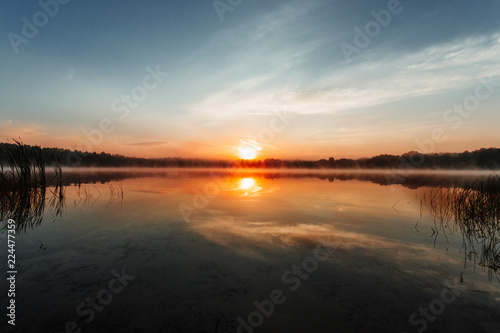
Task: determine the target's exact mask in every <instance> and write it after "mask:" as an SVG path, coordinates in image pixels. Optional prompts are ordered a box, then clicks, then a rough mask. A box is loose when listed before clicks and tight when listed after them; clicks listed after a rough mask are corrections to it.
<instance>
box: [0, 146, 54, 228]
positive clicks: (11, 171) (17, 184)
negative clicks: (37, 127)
mask: <svg viewBox="0 0 500 333" xmlns="http://www.w3.org/2000/svg"><path fill="white" fill-rule="evenodd" d="M14 142H15V143H14V144H6V143H3V144H0V153H1V154H2V155H3V156H5V157H6V159H7V164H8V165H6V166H4V165H2V166H1V170H0V171H1V172H0V219H1V220H3V221H5V220H8V219H13V220H15V221H16V222H17V224H16V225H17V231H18V232H19V231H22V230H26V228H28V227H34V226H35V225H38V224H40V223H41V221H42V216H43V211H44V209H45V194H46V179H45V162H44V159H43V155H42V149H41V148H40V147H38V146H35V147H32V146H28V145H24V144H23V143H22V141H21V140H14Z"/></svg>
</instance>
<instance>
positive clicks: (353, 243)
mask: <svg viewBox="0 0 500 333" xmlns="http://www.w3.org/2000/svg"><path fill="white" fill-rule="evenodd" d="M485 175H486V174H482V175H479V176H482V177H484V176H485ZM477 176H478V175H474V176H472V175H470V176H469V175H468V174H465V173H460V174H458V175H457V174H455V175H447V174H438V175H436V174H430V173H428V174H424V175H411V176H408V177H406V178H405V180H404V181H403V182H402V184H397V185H391V186H388V185H387V178H386V176H385V175H384V174H375V173H370V174H365V173H362V172H359V173H356V174H346V173H341V174H332V173H326V172H323V173H311V172H310V171H308V172H306V171H303V172H283V171H279V172H278V171H273V172H247V173H244V174H240V173H227V172H224V171H220V170H219V171H207V170H205V171H200V170H170V171H165V170H160V171H142V172H138V171H137V170H136V171H134V172H125V171H116V170H114V171H106V172H99V173H96V172H91V171H86V172H67V173H66V174H65V185H66V186H65V187H64V192H63V194H64V195H63V197H58V196H57V195H58V194H59V192H58V191H59V189H58V191H56V189H55V188H54V187H49V188H48V189H47V192H46V193H45V198H46V199H45V201H44V202H43V205H44V207H45V209H44V211H43V216H42V217H43V219H42V221H41V222H40V223H34V225H32V226H28V227H26V229H25V230H24V231H21V232H20V234H19V235H17V237H16V241H17V244H16V250H17V252H16V259H17V263H18V267H17V269H18V275H17V285H16V304H17V309H16V311H17V317H16V327H15V329H13V328H12V327H8V326H7V325H6V320H5V318H4V319H2V323H1V324H0V325H1V326H2V327H4V328H2V332H73V331H74V332H80V331H79V330H81V332H403V331H404V332H423V331H426V332H499V331H500V283H499V280H498V275H497V272H496V271H495V270H494V269H489V268H486V267H485V265H484V264H485V262H484V260H483V261H482V258H483V253H482V252H483V250H484V251H486V250H488V249H487V248H484V242H483V243H482V242H481V239H482V238H481V239H479V241H477V242H476V243H475V244H470V243H469V242H468V241H467V239H466V238H464V235H463V228H462V229H461V226H460V223H459V222H456V221H455V219H454V218H453V217H447V216H446V212H444V213H443V209H442V207H436V206H435V205H431V199H432V196H433V195H434V196H435V195H436V193H437V192H436V188H438V187H441V186H444V187H445V188H446V187H448V186H451V185H452V184H455V183H456V184H460V183H461V182H463V181H464V180H466V179H467V178H470V179H472V178H476V177H477ZM51 191H52V192H55V193H52V192H51ZM2 222H3V226H5V223H6V221H2ZM497 222H498V221H497ZM496 235H497V236H498V233H497V234H496ZM483 236H484V235H483ZM493 237H496V236H493ZM1 244H2V249H4V253H5V257H6V245H4V244H6V232H5V229H4V230H2V240H1ZM42 244H43V245H42ZM474 245H475V247H474V248H471V246H474ZM489 250H492V251H493V252H494V251H497V252H495V253H496V254H497V256H498V255H500V254H499V252H500V251H499V250H500V249H499V248H498V244H497V246H496V248H495V247H493V249H491V246H490V248H489ZM490 257H491V256H490ZM2 265H3V266H2V267H3V268H2V269H3V270H4V271H6V266H5V262H2ZM123 274H124V275H126V276H128V278H125V279H124V278H123V276H122V277H121V280H119V279H116V275H118V276H121V275H123ZM0 287H1V290H2V292H1V296H0V301H1V305H2V308H4V309H5V306H6V302H7V300H6V294H5V293H4V291H5V290H7V289H8V286H7V284H6V283H5V280H4V281H2V282H1V283H0ZM93 298H97V301H94V300H93ZM273 300H274V303H273ZM86 302H87V303H86ZM92 303H93V305H92ZM2 313H4V312H2Z"/></svg>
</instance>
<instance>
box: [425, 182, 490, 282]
mask: <svg viewBox="0 0 500 333" xmlns="http://www.w3.org/2000/svg"><path fill="white" fill-rule="evenodd" d="M430 206H431V212H432V215H433V216H434V217H437V218H439V219H440V220H441V223H447V222H448V221H449V220H451V219H453V218H454V220H455V223H456V226H457V227H458V229H459V230H460V231H461V233H462V235H463V238H464V248H465V249H466V257H468V258H469V259H474V260H477V261H478V264H479V265H481V266H483V267H485V268H486V269H487V270H488V275H489V276H490V278H491V277H492V275H493V274H496V276H497V278H499V279H500V177H499V176H492V177H489V178H488V179H486V180H477V181H473V182H467V183H465V184H463V185H462V186H460V187H454V188H448V189H443V188H439V189H434V190H432V191H431V194H430Z"/></svg>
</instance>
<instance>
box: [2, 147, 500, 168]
mask: <svg viewBox="0 0 500 333" xmlns="http://www.w3.org/2000/svg"><path fill="white" fill-rule="evenodd" d="M11 145H12V144H10V143H0V164H1V165H8V156H7V154H6V153H5V152H6V151H7V150H8V149H6V148H8V147H9V146H11ZM42 155H43V159H44V161H45V163H46V164H47V165H51V164H52V163H53V162H56V161H59V162H60V163H61V165H63V166H69V167H177V168H231V167H233V168H234V167H236V168H237V167H242V168H305V169H321V168H327V169H356V168H363V169H500V149H499V148H488V149H487V148H483V149H479V150H475V151H472V152H469V151H466V152H463V153H439V154H437V153H436V154H421V153H418V152H416V151H412V152H409V153H405V154H403V155H387V154H384V155H378V156H374V157H371V158H360V159H356V160H353V159H347V158H340V159H335V158H333V157H330V158H328V159H321V160H317V161H303V160H280V159H274V158H270V159H265V160H238V161H225V160H203V159H188V158H178V157H168V158H138V157H127V156H123V155H117V154H108V153H104V152H102V153H96V152H92V153H90V152H82V151H73V150H68V149H60V148H42Z"/></svg>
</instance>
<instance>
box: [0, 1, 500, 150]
mask: <svg viewBox="0 0 500 333" xmlns="http://www.w3.org/2000/svg"><path fill="white" fill-rule="evenodd" d="M499 17H500V1H498V0H489V1H488V0H477V1H458V0H457V1H451V0H446V1H444V0H413V1H411V0H401V1H397V0H385V1H382V0H380V1H379V0H374V1H336V0H301V1H278V0H267V1H259V0H220V1H219V0H217V1H213V0H199V1H185V0H184V1H182V0H175V1H166V0H163V1H159V0H149V1H139V0H133V1H131V0H120V1H118V0H108V1H98V0H86V1H77V0H41V1H38V2H37V1H29V2H28V1H21V0H9V1H3V2H2V3H1V4H0V31H1V38H0V141H1V142H5V141H7V140H12V138H19V137H20V138H21V139H22V140H23V142H24V143H26V144H33V145H41V146H43V147H60V148H69V149H77V150H82V151H96V152H101V151H105V152H109V153H113V154H122V155H126V156H139V157H186V158H193V157H195V158H210V159H237V158H239V157H241V151H242V149H244V150H245V149H246V152H247V153H248V150H250V151H255V152H256V153H257V157H258V158H270V157H274V158H283V159H320V158H329V157H334V158H341V157H348V158H360V157H371V156H374V155H378V154H384V153H388V154H401V153H405V152H408V151H414V150H417V151H420V152H424V153H436V152H460V151H465V150H475V149H479V148H482V147H498V146H499V143H500V132H499V131H498V124H499V123H500V112H499V111H500V19H499ZM250 155H252V154H250Z"/></svg>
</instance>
